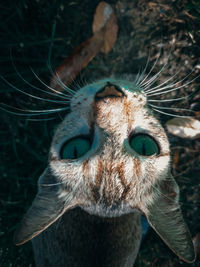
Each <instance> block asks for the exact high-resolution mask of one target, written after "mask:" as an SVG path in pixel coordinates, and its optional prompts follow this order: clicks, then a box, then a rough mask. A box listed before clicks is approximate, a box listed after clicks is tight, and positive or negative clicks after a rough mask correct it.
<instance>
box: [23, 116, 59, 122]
mask: <svg viewBox="0 0 200 267" xmlns="http://www.w3.org/2000/svg"><path fill="white" fill-rule="evenodd" d="M55 119H56V118H55V117H51V118H46V119H29V118H26V120H28V121H52V120H55Z"/></svg>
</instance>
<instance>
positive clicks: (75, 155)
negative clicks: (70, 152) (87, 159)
mask: <svg viewBox="0 0 200 267" xmlns="http://www.w3.org/2000/svg"><path fill="white" fill-rule="evenodd" d="M77 156H78V152H77V148H76V146H75V147H74V158H75V159H76V158H77Z"/></svg>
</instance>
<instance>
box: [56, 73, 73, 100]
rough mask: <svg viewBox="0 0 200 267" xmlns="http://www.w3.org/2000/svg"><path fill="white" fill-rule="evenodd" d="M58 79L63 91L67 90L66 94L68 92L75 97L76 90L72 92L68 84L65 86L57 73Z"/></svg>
mask: <svg viewBox="0 0 200 267" xmlns="http://www.w3.org/2000/svg"><path fill="white" fill-rule="evenodd" d="M56 77H57V79H56V80H57V81H58V83H59V84H60V85H61V86H62V87H63V89H65V90H66V92H68V93H69V94H70V95H71V96H74V95H75V91H74V90H72V89H71V88H69V87H68V86H67V85H66V84H64V83H63V82H62V80H61V79H60V77H59V74H58V73H57V72H56Z"/></svg>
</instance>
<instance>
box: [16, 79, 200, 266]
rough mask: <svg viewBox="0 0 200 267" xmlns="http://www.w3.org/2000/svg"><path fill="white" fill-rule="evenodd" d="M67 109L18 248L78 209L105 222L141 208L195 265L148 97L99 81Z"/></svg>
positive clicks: (132, 86) (127, 85) (123, 84)
mask: <svg viewBox="0 0 200 267" xmlns="http://www.w3.org/2000/svg"><path fill="white" fill-rule="evenodd" d="M70 108H71V111H70V112H69V114H68V115H67V116H66V117H65V119H64V120H63V122H62V123H61V124H60V125H59V127H58V129H57V131H56V133H55V135H54V138H53V142H52V145H51V148H50V155H49V164H48V167H47V169H46V170H45V172H44V173H43V174H42V176H41V177H40V179H39V182H38V194H37V196H36V198H35V200H34V202H33V204H32V207H31V208H30V209H29V211H28V213H27V214H26V215H25V217H24V219H23V220H22V223H21V225H20V228H19V230H18V231H17V233H16V235H15V242H16V243H17V244H22V243H24V242H26V241H28V240H30V239H31V238H33V237H34V236H36V235H38V234H39V233H41V232H42V231H43V230H44V229H46V228H47V227H48V226H49V225H51V224H52V223H53V222H54V221H56V220H57V219H58V218H59V217H60V216H61V215H62V214H63V213H65V212H66V211H67V210H69V209H71V208H74V207H77V206H79V207H81V208H82V209H83V210H85V211H87V212H88V213H90V214H93V215H97V216H102V217H114V216H120V215H122V214H127V213H131V212H134V211H136V210H138V211H141V212H142V213H144V214H145V215H146V217H147V220H148V221H149V223H150V225H151V226H152V227H153V228H154V229H155V231H156V232H157V233H158V234H159V235H160V236H161V238H162V239H163V240H164V241H165V242H166V243H167V244H168V245H169V247H170V248H171V249H172V250H173V251H174V252H175V253H176V254H177V255H178V256H179V257H181V258H182V259H184V260H185V261H187V262H192V261H193V260H194V258H195V256H194V250H193V245H192V241H191V237H190V234H189V231H188V229H187V226H186V225H185V223H184V220H183V218H182V214H181V211H180V206H179V204H178V200H179V188H178V186H177V184H176V182H175V180H174V179H173V177H172V175H171V170H170V149H169V142H168V139H167V136H166V134H165V131H164V129H163V127H162V126H161V124H160V122H159V120H158V119H157V118H156V117H155V115H154V114H153V112H152V110H151V109H150V108H149V106H148V100H147V96H146V94H145V92H144V91H143V90H142V89H141V88H140V87H139V86H138V85H137V84H136V83H131V82H128V81H123V80H115V79H105V80H100V81H98V82H96V83H93V84H90V85H87V86H85V87H83V88H82V89H80V90H79V91H78V92H77V93H76V94H75V95H74V96H73V98H72V100H71V104H70Z"/></svg>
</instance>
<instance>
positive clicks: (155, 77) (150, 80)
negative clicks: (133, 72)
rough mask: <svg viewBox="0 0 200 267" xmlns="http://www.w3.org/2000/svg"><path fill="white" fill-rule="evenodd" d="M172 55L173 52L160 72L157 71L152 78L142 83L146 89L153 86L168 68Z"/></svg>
mask: <svg viewBox="0 0 200 267" xmlns="http://www.w3.org/2000/svg"><path fill="white" fill-rule="evenodd" d="M170 56H171V53H170V54H169V55H168V58H167V62H166V63H165V64H164V65H163V66H162V68H161V69H160V71H159V72H158V73H156V74H155V75H154V76H153V77H152V78H151V79H149V80H147V81H146V82H145V83H143V84H142V87H143V88H144V91H145V90H146V88H148V87H149V86H151V85H152V84H154V83H155V82H156V80H157V77H158V76H159V75H160V74H161V73H162V71H163V70H164V69H165V68H166V66H167V64H168V61H169V57H170Z"/></svg>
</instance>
